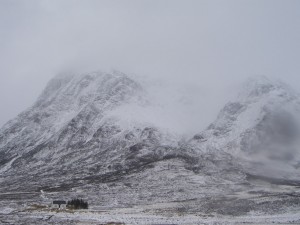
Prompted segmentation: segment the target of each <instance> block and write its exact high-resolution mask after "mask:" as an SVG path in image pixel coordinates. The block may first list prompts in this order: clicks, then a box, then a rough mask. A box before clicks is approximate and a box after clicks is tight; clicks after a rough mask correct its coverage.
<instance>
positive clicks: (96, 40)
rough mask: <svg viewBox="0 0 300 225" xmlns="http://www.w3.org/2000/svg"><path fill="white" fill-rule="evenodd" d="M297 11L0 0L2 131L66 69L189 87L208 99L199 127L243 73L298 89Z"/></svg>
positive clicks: (273, 6) (112, 0) (291, 4)
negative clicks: (113, 73)
mask: <svg viewBox="0 0 300 225" xmlns="http://www.w3.org/2000/svg"><path fill="white" fill-rule="evenodd" d="M299 11H300V1H298V0H219V1H215V0H206V1H203V0H107V1H105V0H94V1H93V0H81V1H79V0H69V1H67V0H39V1H38V0H26V1H21V0H18V1H17V0H0V72H1V73H0V105H1V111H0V125H3V124H4V123H5V122H7V121H8V120H9V119H11V118H13V117H15V116H16V115H17V114H18V113H19V112H21V111H22V110H24V109H25V108H27V107H29V106H30V105H31V104H32V103H33V102H34V101H35V99H36V98H37V96H38V95H39V93H40V92H41V91H42V89H43V88H44V86H45V85H46V83H47V81H48V80H49V79H50V78H51V77H53V76H54V75H55V74H56V73H59V72H61V71H69V70H71V71H73V70H74V71H91V70H99V69H100V70H108V69H111V68H115V69H118V70H121V71H123V72H125V73H133V74H138V75H141V76H145V77H151V78H155V79H163V80H164V82H165V83H171V84H172V85H171V86H176V85H177V86H179V85H185V86H186V87H187V88H188V89H189V88H190V87H191V86H192V87H194V89H197V90H198V91H199V92H198V91H196V92H197V93H199V94H202V98H205V99H209V100H214V101H213V102H212V103H209V102H208V103H207V105H206V106H205V108H206V109H205V110H200V109H201V107H203V106H201V107H200V106H199V107H198V108H197V109H199V118H200V117H201V118H204V119H203V120H210V119H211V117H212V116H211V114H210V112H215V111H216V110H217V109H218V107H220V105H221V104H223V102H224V101H225V99H224V98H222V96H224V95H223V92H224V91H225V90H227V89H228V87H229V86H230V85H234V84H236V83H238V82H240V81H242V80H244V79H245V78H246V77H249V76H255V75H267V76H269V77H275V78H280V79H281V80H283V81H285V82H287V83H289V84H290V85H292V86H293V87H294V88H295V89H297V90H299V91H300V76H299V75H300V74H299V71H300V63H299V59H300V41H299V40H300V13H299ZM169 86H170V85H169ZM192 89H193V88H192ZM194 89H193V90H194ZM193 93H195V92H193ZM199 98H200V97H199ZM201 112H202V114H201ZM194 114H195V115H196V114H197V110H196V109H194ZM208 114H209V116H207V117H205V115H208ZM213 116H215V115H213Z"/></svg>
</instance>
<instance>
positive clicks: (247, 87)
mask: <svg viewBox="0 0 300 225" xmlns="http://www.w3.org/2000/svg"><path fill="white" fill-rule="evenodd" d="M273 92H274V93H276V94H278V95H283V94H284V95H289V96H295V95H296V93H295V91H294V90H293V89H292V88H291V87H290V86H289V85H287V84H286V83H284V82H282V81H280V80H273V79H270V78H268V77H266V76H257V77H252V78H249V79H248V80H247V81H246V82H245V83H244V84H243V85H242V86H241V90H240V92H239V94H238V99H239V100H240V101H247V100H249V99H260V98H262V97H263V96H266V95H269V94H271V93H273Z"/></svg>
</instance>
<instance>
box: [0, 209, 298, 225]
mask: <svg viewBox="0 0 300 225" xmlns="http://www.w3.org/2000/svg"><path fill="white" fill-rule="evenodd" d="M149 207H155V206H146V207H145V206H139V207H134V208H121V209H112V210H81V211H76V212H74V211H51V210H50V209H48V208H47V209H39V210H38V209H34V210H30V209H28V208H27V209H24V210H22V211H13V210H12V209H11V208H8V207H7V208H5V207H4V208H2V209H1V210H0V224H126V225H162V224H164V225H168V224H169V225H171V224H178V225H179V224H180V225H181V224H186V225H197V224H299V223H300V212H289V213H284V214H279V215H259V214H257V213H249V214H248V215H246V216H237V217H233V216H217V215H211V214H207V215H205V214H201V213H194V214H184V213H178V214H169V215H160V213H159V212H157V213H155V214H153V213H149V212H147V210H148V209H149ZM166 207H168V205H166Z"/></svg>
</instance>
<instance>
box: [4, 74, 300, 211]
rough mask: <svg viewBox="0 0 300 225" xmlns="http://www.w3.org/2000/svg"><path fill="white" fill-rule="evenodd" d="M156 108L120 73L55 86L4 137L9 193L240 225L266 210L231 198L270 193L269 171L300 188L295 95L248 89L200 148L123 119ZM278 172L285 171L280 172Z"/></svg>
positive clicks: (261, 85) (266, 84) (257, 85)
mask: <svg viewBox="0 0 300 225" xmlns="http://www.w3.org/2000/svg"><path fill="white" fill-rule="evenodd" d="M147 101H148V99H147V95H146V94H145V91H144V89H143V87H142V86H141V85H140V84H139V83H137V82H136V81H134V80H133V79H131V78H129V77H128V76H126V75H125V74H122V73H120V72H112V73H103V72H95V73H88V74H82V75H59V76H57V77H55V78H53V79H52V80H51V81H50V82H49V84H48V85H47V87H46V89H45V90H44V92H43V93H42V94H41V96H40V97H39V98H38V100H37V102H36V103H35V104H34V105H33V106H32V107H30V108H29V109H27V110H26V111H24V112H23V113H21V114H20V115H19V116H18V117H16V118H15V119H13V120H11V121H9V122H8V123H7V124H6V125H4V127H3V128H2V129H1V130H0V156H1V157H0V183H1V186H0V189H1V191H3V192H5V191H33V192H37V193H40V190H43V191H44V192H43V193H45V192H46V193H48V195H51V193H53V194H54V193H55V195H62V194H63V195H65V196H69V195H72V196H74V195H76V196H78V195H81V196H84V197H87V196H88V198H90V199H91V201H92V202H93V201H94V203H95V204H96V203H97V204H100V205H104V206H116V205H117V206H124V205H138V204H148V203H155V204H156V203H162V202H164V203H170V202H176V204H175V205H176V207H177V208H178V207H179V206H180V208H182V207H181V206H182V204H183V203H182V202H185V203H184V204H186V202H187V203H188V205H187V206H186V205H185V206H184V209H185V210H187V209H188V208H191V209H193V210H200V209H201V210H206V212H215V211H218V210H219V212H220V213H222V214H230V215H232V214H233V213H237V214H239V213H246V212H249V211H250V210H252V209H253V207H254V205H255V204H256V200H253V199H251V200H249V199H248V200H247V201H246V202H245V201H242V200H241V199H239V198H237V197H235V198H233V199H232V198H231V197H230V198H229V197H228V196H233V195H236V193H237V192H238V193H243V194H245V193H247V194H249V193H251V192H253V193H255V194H256V193H258V192H259V193H260V192H261V191H262V190H261V187H260V186H259V187H258V186H257V185H256V184H255V183H253V180H256V179H261V178H260V177H259V176H258V175H259V174H260V173H261V171H262V170H264V171H269V172H266V173H265V174H264V175H265V176H266V177H269V178H270V179H271V181H270V182H271V183H272V182H273V180H272V179H276V182H279V183H280V182H282V183H284V184H290V183H291V180H292V184H293V185H295V184H298V183H299V182H298V180H297V176H296V175H297V174H298V173H299V171H298V168H299V162H300V161H299V158H298V154H299V148H298V146H299V143H298V140H299V134H300V132H299V127H300V126H299V121H298V115H299V110H300V101H299V96H298V94H297V93H295V92H294V91H293V90H292V89H291V88H290V87H288V86H287V85H285V84H283V83H280V82H274V81H271V80H268V79H267V78H263V77H262V78H256V79H252V80H249V81H247V82H246V84H245V85H244V86H243V87H242V91H241V92H240V94H239V96H238V98H237V99H236V100H235V101H233V102H230V103H228V104H227V105H226V106H225V107H224V108H223V109H222V110H221V112H220V113H219V116H218V118H217V119H216V120H215V121H214V122H213V123H212V124H211V125H210V126H209V127H208V128H207V129H206V130H204V131H202V132H200V133H199V134H196V135H195V136H194V137H193V138H191V139H190V140H184V139H182V138H180V137H178V136H176V135H173V134H170V133H168V132H166V131H164V130H162V129H160V128H159V127H157V126H155V125H153V124H151V123H145V121H139V120H138V119H137V120H136V121H134V120H132V118H134V115H126V116H125V115H124V116H122V113H123V112H124V113H134V111H132V110H128V111H126V112H125V111H124V109H129V108H130V107H131V106H133V105H134V106H138V107H143V106H144V105H145V104H147ZM138 112H142V111H138ZM139 117H141V115H139ZM127 118H130V120H128V121H127ZM278 165H280V166H281V165H285V167H284V168H281V169H280V170H273V167H279V166H278ZM274 171H275V172H274ZM289 182H290V183H289ZM297 182H298V183H297ZM224 196H225V197H224ZM43 197H44V194H43ZM100 198H101V203H99V199H100ZM291 198H292V197H291ZM220 199H221V201H223V203H224V204H227V208H226V209H222V207H221V205H219V204H218V203H217V202H218V201H219V200H220ZM278 201H281V203H282V207H285V206H287V205H288V201H287V200H286V199H284V200H281V199H279V200H278ZM229 202H234V204H233V205H231V204H229ZM266 204H273V203H272V201H270V202H269V201H268V202H267V203H266ZM257 207H258V208H257V209H259V210H265V209H264V206H262V205H260V206H257Z"/></svg>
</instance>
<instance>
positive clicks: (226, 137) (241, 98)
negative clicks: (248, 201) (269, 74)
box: [191, 77, 300, 177]
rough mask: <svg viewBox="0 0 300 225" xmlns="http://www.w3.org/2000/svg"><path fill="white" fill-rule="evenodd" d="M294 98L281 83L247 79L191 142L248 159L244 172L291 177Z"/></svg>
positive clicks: (295, 159)
mask: <svg viewBox="0 0 300 225" xmlns="http://www.w3.org/2000/svg"><path fill="white" fill-rule="evenodd" d="M299 99H300V98H299V96H298V94H296V93H295V92H294V91H293V90H292V89H291V88H290V87H289V86H287V85H286V84H283V83H281V82H275V81H271V80H269V79H267V78H266V77H258V78H255V79H251V80H248V81H247V82H246V83H245V84H244V86H243V87H242V91H241V92H240V93H239V95H238V98H237V100H236V101H234V102H230V103H228V104H226V105H225V107H224V108H223V109H222V110H221V112H220V113H219V115H218V118H217V119H216V121H215V122H213V123H212V124H211V125H210V126H209V127H208V128H207V129H206V130H205V131H203V132H201V133H199V134H197V135H195V136H194V138H193V139H192V141H191V144H192V145H193V146H195V147H196V148H198V151H199V152H209V151H212V150H213V149H218V150H219V151H224V152H227V153H229V154H231V155H232V156H233V157H235V158H238V160H240V163H241V164H244V165H243V166H246V165H245V164H246V163H247V162H245V160H246V161H250V162H251V165H250V166H249V165H248V166H249V167H250V168H248V170H249V171H250V170H251V172H252V173H256V174H259V173H261V172H262V171H264V174H265V175H266V176H275V177H276V176H278V177H282V176H287V174H288V173H290V174H289V176H291V177H293V176H292V175H295V176H297V173H299V172H298V170H297V168H298V165H299V153H300V151H299V140H300V139H299V137H300V132H299V131H300V130H299V128H300V126H299V124H300V123H299V121H300V120H299V112H300V100H299ZM253 163H254V164H253ZM265 166H266V167H265ZM258 168H259V169H258ZM266 170H267V171H266ZM279 170H281V172H282V173H280V172H279Z"/></svg>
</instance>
